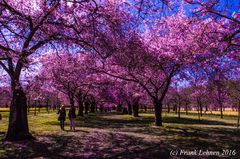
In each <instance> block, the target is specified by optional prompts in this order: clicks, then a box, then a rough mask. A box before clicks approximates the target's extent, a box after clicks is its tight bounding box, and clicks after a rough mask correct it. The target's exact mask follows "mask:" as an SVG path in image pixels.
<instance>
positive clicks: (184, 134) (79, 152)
mask: <svg viewBox="0 0 240 159" xmlns="http://www.w3.org/2000/svg"><path fill="white" fill-rule="evenodd" d="M0 113H1V114H2V116H3V119H2V120H0V139H3V137H4V133H5V132H6V130H7V124H8V123H7V122H8V112H7V111H4V112H0ZM28 118H29V126H30V130H31V133H32V134H33V135H34V136H35V137H36V140H35V141H19V142H3V141H0V158H56V159H57V158H93V159H95V158H113V159H115V158H131V159H132V158H149V159H152V158H153V159H154V158H163V159H164V158H216V157H217V156H216V155H203V154H202V155H193V156H188V155H186V154H185V155H184V154H183V151H193V152H194V151H195V150H196V151H197V152H199V151H200V150H202V151H207V150H208V151H215V152H216V151H217V152H222V151H223V150H225V153H228V152H229V153H232V151H233V152H234V153H233V154H235V153H236V154H235V155H231V157H230V158H240V130H239V129H237V128H236V120H237V117H236V115H235V114H234V113H230V112H229V114H228V115H226V114H225V116H224V119H220V117H219V114H217V113H213V114H207V115H203V117H201V120H200V121H199V120H198V116H197V114H196V112H189V115H185V113H184V112H182V113H181V118H180V119H179V118H178V117H177V115H176V114H174V113H170V114H168V113H166V112H164V113H163V122H164V123H163V127H156V126H154V115H153V113H141V114H140V117H138V118H134V117H132V116H129V115H121V114H117V113H105V114H102V113H96V114H89V115H87V116H85V117H81V118H79V119H78V120H77V130H76V131H75V132H72V131H69V121H68V120H67V122H66V127H65V129H66V131H61V130H60V128H59V126H58V121H57V114H56V112H53V111H50V112H49V113H47V112H46V111H45V110H41V112H40V113H37V116H34V114H33V112H32V111H31V112H30V114H29V116H28ZM172 151H173V152H177V153H178V154H177V155H176V156H172V157H171V156H170V152H172ZM180 153H181V155H180ZM221 158H223V157H221Z"/></svg>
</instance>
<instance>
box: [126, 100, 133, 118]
mask: <svg viewBox="0 0 240 159" xmlns="http://www.w3.org/2000/svg"><path fill="white" fill-rule="evenodd" d="M127 105H128V114H129V115H132V105H131V103H130V102H127Z"/></svg>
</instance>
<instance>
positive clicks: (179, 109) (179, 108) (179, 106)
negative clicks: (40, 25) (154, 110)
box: [178, 102, 181, 118]
mask: <svg viewBox="0 0 240 159" xmlns="http://www.w3.org/2000/svg"><path fill="white" fill-rule="evenodd" d="M180 114H181V104H180V102H179V103H178V118H180Z"/></svg>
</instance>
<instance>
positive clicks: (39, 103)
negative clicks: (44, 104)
mask: <svg viewBox="0 0 240 159" xmlns="http://www.w3.org/2000/svg"><path fill="white" fill-rule="evenodd" d="M40 110H41V102H40V100H39V101H38V112H40Z"/></svg>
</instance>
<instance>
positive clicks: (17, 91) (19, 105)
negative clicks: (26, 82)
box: [5, 79, 33, 140]
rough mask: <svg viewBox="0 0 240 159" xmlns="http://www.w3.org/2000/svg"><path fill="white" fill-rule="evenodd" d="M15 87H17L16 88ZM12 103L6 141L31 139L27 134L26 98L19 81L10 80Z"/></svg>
mask: <svg viewBox="0 0 240 159" xmlns="http://www.w3.org/2000/svg"><path fill="white" fill-rule="evenodd" d="M16 85H17V86H16ZM12 93H13V96H12V103H11V106H10V115H9V125H8V131H7V134H6V138H5V139H6V140H23V139H33V137H32V135H31V134H30V133H29V128H28V119H27V98H26V95H25V93H24V92H23V90H22V87H21V85H20V83H19V81H16V79H14V80H12Z"/></svg>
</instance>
